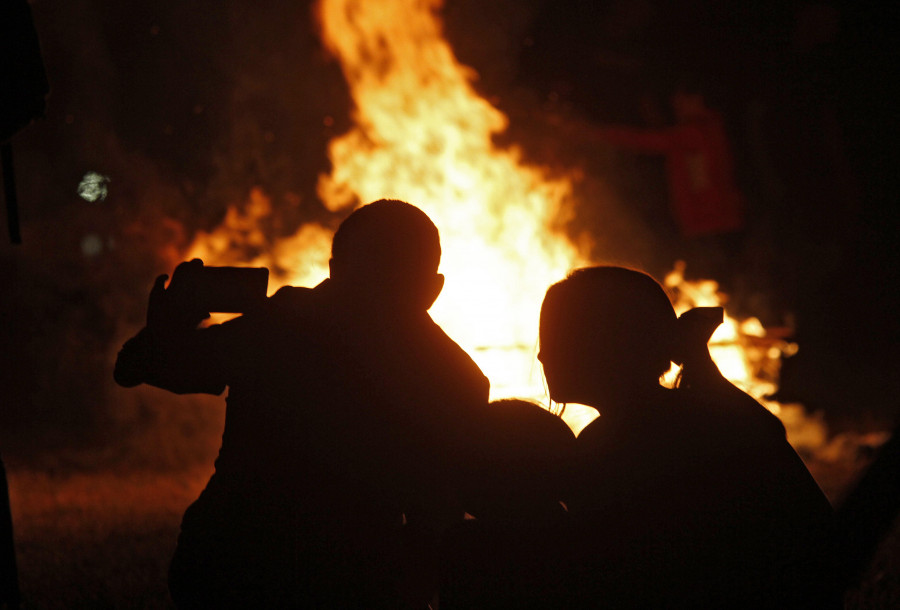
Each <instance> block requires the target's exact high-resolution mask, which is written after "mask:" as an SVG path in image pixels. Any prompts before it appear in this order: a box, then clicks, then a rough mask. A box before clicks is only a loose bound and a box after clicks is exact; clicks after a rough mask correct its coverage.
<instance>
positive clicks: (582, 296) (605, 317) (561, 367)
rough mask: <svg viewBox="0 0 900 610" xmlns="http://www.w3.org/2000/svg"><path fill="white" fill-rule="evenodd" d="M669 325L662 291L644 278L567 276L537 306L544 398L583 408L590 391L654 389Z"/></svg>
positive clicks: (588, 272) (626, 273)
mask: <svg viewBox="0 0 900 610" xmlns="http://www.w3.org/2000/svg"><path fill="white" fill-rule="evenodd" d="M676 319H677V318H676V315H675V310H674V309H673V308H672V304H671V303H670V302H669V299H668V297H667V296H666V293H665V291H664V290H663V288H662V286H660V285H659V283H657V282H656V280H654V279H653V278H652V277H650V276H649V275H647V274H645V273H642V272H640V271H635V270H632V269H626V268H624V267H587V268H584V269H578V270H576V271H573V272H572V273H571V274H569V277H567V278H566V279H564V280H563V281H561V282H558V283H556V284H554V285H553V286H551V287H550V289H549V290H547V294H546V296H545V297H544V302H543V305H542V306H541V321H540V343H541V348H540V354H539V355H538V358H539V359H540V361H541V363H542V364H543V366H544V374H545V376H546V378H547V383H548V385H549V386H550V396H551V398H553V399H554V400H556V401H558V402H585V401H586V399H587V398H589V397H590V396H591V395H594V394H596V392H597V391H598V390H599V391H602V392H606V393H609V392H616V391H622V390H627V389H630V388H635V387H639V386H644V385H646V384H649V383H653V384H655V383H656V382H657V381H658V379H659V376H660V375H662V374H663V373H664V372H665V371H666V370H667V369H668V368H669V365H670V360H671V349H672V340H673V338H674V336H675V324H676ZM588 404H589V403H588Z"/></svg>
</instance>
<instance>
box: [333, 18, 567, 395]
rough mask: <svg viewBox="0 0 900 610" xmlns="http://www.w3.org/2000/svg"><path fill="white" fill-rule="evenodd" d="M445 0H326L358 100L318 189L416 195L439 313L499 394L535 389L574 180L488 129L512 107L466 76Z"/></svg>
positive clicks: (345, 204) (366, 195) (348, 197)
mask: <svg viewBox="0 0 900 610" xmlns="http://www.w3.org/2000/svg"><path fill="white" fill-rule="evenodd" d="M441 4H442V2H441V1H440V0H430V1H425V2H422V1H421V0H393V1H391V2H377V3H373V2H364V1H362V0H323V1H322V2H321V3H320V4H319V5H318V9H319V16H320V19H321V24H322V33H323V39H324V42H325V45H326V47H327V48H328V49H329V50H330V51H331V52H332V53H333V54H334V55H335V57H337V58H338V60H339V61H340V63H341V67H342V68H343V71H344V74H345V76H346V78H347V81H348V83H349V84H350V91H351V94H352V96H353V101H354V103H355V109H354V112H353V118H354V122H355V126H354V127H353V128H352V129H351V130H350V131H349V132H348V133H346V134H345V135H343V136H341V137H339V138H337V139H335V140H334V141H332V142H331V145H330V147H329V158H330V159H331V162H332V165H333V169H332V172H331V174H329V175H326V176H321V178H320V182H319V195H320V197H321V198H322V200H323V201H324V202H325V205H326V206H328V208H329V209H332V210H340V209H345V208H349V207H352V206H356V205H357V204H359V203H362V202H369V201H372V200H375V199H380V198H382V197H389V198H397V199H403V200H405V201H409V202H411V203H414V204H415V205H418V206H420V207H421V208H422V209H423V210H424V211H425V212H426V213H427V214H428V215H429V216H430V217H431V218H432V219H433V220H434V222H435V224H436V225H437V226H438V228H439V229H440V231H441V240H442V244H443V251H444V255H443V259H442V263H441V271H442V272H443V273H444V274H445V275H446V278H447V281H446V286H445V288H444V292H443V293H442V294H441V297H440V298H439V299H438V301H437V303H436V304H435V306H434V308H433V309H432V315H433V316H434V318H435V319H436V320H437V321H438V323H439V324H441V326H442V327H444V328H445V329H446V330H447V332H448V333H449V334H450V335H451V336H452V337H454V339H456V340H457V341H458V342H459V343H460V344H461V345H462V346H463V347H464V348H465V349H466V350H467V351H468V352H469V353H470V354H471V355H472V357H473V358H474V359H475V360H476V361H477V362H478V364H479V365H480V366H481V367H482V369H483V370H484V371H485V373H486V374H487V375H488V377H489V378H490V379H491V382H492V397H493V398H499V397H506V396H512V395H518V396H540V395H542V394H543V389H542V387H541V381H540V376H539V374H537V372H536V371H535V365H534V362H535V361H534V353H535V347H536V344H537V322H538V313H539V308H540V303H541V299H542V298H543V295H544V291H545V290H546V288H547V286H549V285H550V284H551V283H552V282H554V281H557V280H559V279H560V278H562V277H563V276H564V275H565V273H566V271H567V270H568V269H570V268H572V267H573V266H576V265H577V264H578V262H579V260H580V259H579V256H578V253H577V251H576V248H575V247H573V246H572V245H571V244H570V243H569V241H568V240H567V239H565V238H564V237H563V236H561V235H558V234H555V233H554V232H553V231H551V230H550V229H549V227H551V226H553V225H554V223H555V222H559V220H560V219H561V217H562V216H563V215H564V214H566V213H567V211H568V210H569V209H570V208H569V198H570V191H571V186H570V183H569V182H568V181H567V180H564V179H551V178H549V177H548V176H547V175H546V173H545V172H544V171H542V170H541V169H539V168H535V167H529V166H526V165H525V164H524V163H523V162H522V160H521V152H520V150H518V149H517V148H509V149H500V148H498V147H497V146H495V145H494V143H493V141H492V136H493V135H494V134H496V133H499V132H501V131H503V130H504V129H505V128H506V126H507V122H508V121H507V118H506V116H505V115H504V114H503V113H502V112H500V111H499V110H498V109H497V108H495V107H493V106H492V105H491V104H489V103H488V102H487V101H486V100H484V99H483V98H482V97H480V96H479V95H478V94H477V93H476V92H475V91H474V89H473V87H472V81H473V80H474V79H475V78H476V74H475V73H474V72H473V71H472V70H471V69H469V68H466V67H465V66H462V65H460V64H459V63H458V62H457V60H456V58H455V57H454V56H453V52H452V51H451V49H450V46H449V45H448V43H447V41H446V40H445V39H444V37H443V35H442V31H441V23H440V21H439V20H438V18H437V16H436V15H435V13H434V11H435V10H437V9H438V8H439V7H440V6H441Z"/></svg>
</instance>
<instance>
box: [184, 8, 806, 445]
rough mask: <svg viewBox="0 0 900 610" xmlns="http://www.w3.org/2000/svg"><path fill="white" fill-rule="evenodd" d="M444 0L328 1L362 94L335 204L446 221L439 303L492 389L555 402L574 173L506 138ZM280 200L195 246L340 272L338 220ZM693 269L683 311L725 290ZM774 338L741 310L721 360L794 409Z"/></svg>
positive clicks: (334, 33)
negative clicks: (402, 207)
mask: <svg viewBox="0 0 900 610" xmlns="http://www.w3.org/2000/svg"><path fill="white" fill-rule="evenodd" d="M441 5H442V0H381V1H379V2H367V1H365V0H321V1H320V3H319V4H318V5H317V10H318V14H319V18H320V21H321V26H322V37H323V42H324V44H325V46H326V47H327V49H328V50H329V51H330V52H331V53H332V54H333V55H334V56H335V57H336V58H337V59H338V61H339V62H340V65H341V68H342V69H343V71H344V74H345V76H346V79H347V81H348V83H349V85H350V93H351V95H352V98H353V102H354V110H353V122H354V126H353V127H352V128H351V129H350V131H348V132H347V133H346V134H344V135H342V136H340V137H338V138H336V139H334V140H333V141H332V142H331V143H330V145H329V149H328V155H329V159H330V160H331V163H332V170H331V172H330V173H329V174H327V175H323V176H320V179H319V185H318V192H319V196H320V198H321V199H322V201H323V203H324V204H325V206H326V207H327V208H328V209H330V210H333V211H344V210H346V211H349V210H350V209H352V208H355V207H357V206H359V205H361V204H364V203H368V202H370V201H373V200H376V199H381V198H397V199H403V200H406V201H409V202H411V203H413V204H415V205H418V206H419V207H421V208H422V209H423V210H424V211H425V212H426V213H427V214H428V215H429V216H430V217H431V218H432V219H433V220H434V222H435V224H436V225H437V226H438V228H439V229H440V232H441V239H442V245H443V252H444V254H443V260H442V263H441V271H442V272H443V273H444V274H445V275H446V278H447V281H446V285H445V288H444V291H443V293H442V295H441V297H440V298H439V299H438V301H437V303H436V304H435V306H434V308H433V309H432V315H433V316H434V318H435V319H436V320H437V321H438V323H440V324H441V326H442V327H444V328H445V329H446V330H447V332H448V333H449V334H450V335H451V336H452V337H453V338H454V339H456V340H457V341H458V342H459V343H460V344H461V345H462V347H463V348H464V349H466V351H467V352H469V353H470V354H471V355H472V357H473V358H474V359H475V360H476V362H477V363H478V364H479V366H481V368H482V370H484V372H485V373H486V374H487V376H488V377H489V378H490V379H491V382H492V398H503V397H509V396H519V397H528V398H536V399H538V400H540V401H541V402H546V401H547V399H546V395H545V390H544V388H543V384H542V377H541V374H540V368H539V365H538V364H537V362H536V360H535V352H536V345H537V329H538V317H539V309H540V303H541V301H542V299H543V295H544V292H545V291H546V289H547V287H548V286H549V285H550V284H552V283H553V282H556V281H558V280H560V279H561V278H563V277H564V276H565V274H566V272H567V271H568V270H570V269H571V268H573V267H576V266H579V265H582V264H585V262H586V261H585V260H584V259H582V258H581V256H580V254H579V252H578V249H577V248H576V247H575V246H573V245H572V244H571V243H570V242H569V241H568V240H567V239H566V238H565V237H564V236H562V235H561V234H559V233H558V232H556V231H554V230H553V227H557V226H560V225H561V224H562V223H563V222H564V221H565V220H566V219H567V218H568V215H569V214H570V213H571V201H570V198H571V186H570V182H569V181H568V179H566V178H565V177H563V178H553V177H550V176H549V175H548V173H547V172H546V171H545V170H543V169H541V168H536V167H531V166H528V165H526V164H525V163H524V162H523V161H522V154H521V151H520V150H519V149H518V148H516V147H509V148H499V147H497V146H496V145H495V144H494V141H493V137H494V136H495V135H496V134H498V133H500V132H502V131H503V130H504V129H506V126H507V123H508V120H507V118H506V116H505V115H504V114H503V113H502V112H501V111H500V110H498V109H497V108H495V107H494V106H492V105H491V104H490V103H488V102H487V101H486V100H485V99H483V98H482V97H481V96H479V95H478V94H477V93H476V92H475V90H474V88H473V86H472V82H473V81H474V80H475V78H477V75H476V74H475V72H474V71H472V70H471V69H470V68H467V67H465V66H463V65H461V64H459V62H458V61H457V60H456V58H455V57H454V55H453V52H452V50H451V48H450V46H449V44H448V43H447V41H446V40H445V39H444V37H443V34H442V31H441V23H440V20H439V19H438V17H437V15H436V11H437V10H438V9H439V8H440V7H441ZM272 213H273V209H272V203H271V201H270V200H269V198H268V197H267V196H266V195H265V194H264V193H263V192H262V190H260V189H258V188H257V189H254V190H253V191H252V192H251V193H250V196H249V198H248V200H247V201H246V202H245V203H244V204H243V206H235V207H233V208H231V209H229V211H228V213H227V215H226V218H225V219H224V221H223V223H222V225H221V226H220V227H219V228H217V229H216V230H215V231H212V232H211V233H203V232H201V233H200V234H198V235H197V237H196V239H195V241H194V244H193V245H192V247H191V249H190V251H189V253H188V257H189V258H190V257H195V256H196V257H200V258H203V259H204V260H206V261H207V263H209V264H219V265H221V264H230V265H251V266H252V265H260V266H267V267H269V268H270V269H271V270H273V274H272V276H271V283H270V292H273V291H274V290H275V289H277V288H278V287H280V286H282V285H285V284H292V285H307V286H310V285H314V284H316V283H318V282H319V281H320V280H321V279H323V278H324V277H325V276H326V275H327V261H328V257H329V252H330V242H331V237H332V234H331V231H330V230H328V229H326V228H324V227H321V226H319V225H317V224H305V225H303V226H301V227H300V229H299V230H298V231H297V232H296V234H294V235H292V236H290V237H287V238H279V239H275V240H273V241H270V240H268V239H267V237H266V235H265V232H264V231H263V230H262V228H261V227H262V225H263V223H264V222H265V221H266V219H267V218H268V217H269V216H270V215H271V214H272ZM683 272H684V266H683V264H681V265H676V268H675V269H674V270H673V271H672V272H671V273H670V274H669V276H668V277H667V278H666V279H665V282H664V283H665V285H666V286H667V287H668V288H670V289H672V290H673V291H674V292H675V293H676V294H677V296H678V298H677V300H676V302H675V308H676V311H677V312H678V313H679V314H680V313H683V312H684V311H685V310H687V309H689V308H690V307H695V306H718V305H721V304H722V303H723V295H721V294H720V293H719V290H718V285H717V283H716V282H715V281H712V280H701V281H697V282H688V281H686V280H685V279H684V273H683ZM766 336H767V332H766V330H765V329H764V328H763V326H762V324H761V323H760V322H759V320H756V319H748V320H744V321H742V322H738V321H737V320H735V319H734V318H732V317H730V316H727V317H726V320H725V323H724V324H723V325H722V326H721V327H720V328H719V329H717V330H716V332H715V334H714V335H713V337H712V339H711V342H710V344H711V352H712V355H713V358H714V360H715V361H716V364H717V365H718V366H719V368H720V370H722V372H723V374H724V375H725V376H726V377H727V378H728V379H729V380H731V381H732V382H734V383H735V384H737V385H738V386H739V387H741V388H743V389H744V390H745V391H747V392H749V393H750V394H751V395H753V396H754V397H756V398H757V399H759V400H761V401H763V402H764V404H766V405H767V406H768V408H770V409H771V410H772V411H773V412H775V413H776V414H779V413H782V411H784V415H788V413H791V414H796V410H795V409H788V410H785V409H783V407H784V406H783V405H779V404H778V403H775V402H773V401H770V400H766V397H767V396H768V395H770V394H771V393H772V392H774V390H775V389H776V387H777V375H778V366H779V364H780V357H781V355H782V354H790V353H792V352H794V351H796V345H794V344H790V343H787V342H784V341H778V340H774V341H773V340H768V339H766ZM674 373H675V372H674V371H672V372H670V375H669V379H670V380H671V377H672V375H674ZM596 416H597V413H596V411H595V410H594V409H591V408H588V407H583V406H581V405H568V406H567V408H566V411H565V414H564V419H565V420H566V422H567V423H568V424H569V425H570V426H571V427H572V429H573V430H575V431H576V432H578V431H580V430H581V429H582V428H583V427H584V426H585V425H587V424H588V423H589V422H590V421H592V420H593V419H594V418H595V417H596ZM792 417H793V416H792Z"/></svg>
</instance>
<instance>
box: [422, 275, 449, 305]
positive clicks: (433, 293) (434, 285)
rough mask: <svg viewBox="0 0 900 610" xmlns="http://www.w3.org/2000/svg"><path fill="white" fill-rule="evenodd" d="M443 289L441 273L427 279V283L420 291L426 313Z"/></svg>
mask: <svg viewBox="0 0 900 610" xmlns="http://www.w3.org/2000/svg"><path fill="white" fill-rule="evenodd" d="M443 289H444V274H443V273H435V274H434V275H433V276H431V277H429V278H428V283H427V284H426V285H425V286H424V287H423V290H422V303H423V305H424V307H425V310H426V311H427V310H429V309H431V306H432V305H434V302H435V301H436V300H437V298H438V295H439V294H441V290H443Z"/></svg>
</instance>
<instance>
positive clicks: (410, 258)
mask: <svg viewBox="0 0 900 610" xmlns="http://www.w3.org/2000/svg"><path fill="white" fill-rule="evenodd" d="M440 261H441V242H440V237H439V235H438V230H437V227H436V226H435V225H434V223H433V222H431V219H429V218H428V216H427V215H426V214H425V213H424V212H423V211H422V210H420V209H419V208H417V207H415V206H413V205H410V204H408V203H405V202H403V201H397V200H391V199H381V200H379V201H375V202H374V203H370V204H369V205H366V206H363V207H361V208H359V209H358V210H356V211H355V212H353V213H352V214H350V216H348V217H347V219H346V220H344V222H343V223H341V226H340V227H338V230H337V233H335V235H334V241H333V242H332V246H331V260H330V261H329V266H330V271H331V280H332V282H333V283H334V284H335V285H336V286H337V287H338V288H339V289H340V290H342V291H343V292H345V293H346V294H347V295H349V296H350V297H351V298H354V299H362V300H365V301H366V302H367V303H368V304H369V305H371V306H376V307H377V306H385V307H391V308H400V309H402V310H404V311H408V310H420V311H425V310H427V309H428V308H429V307H431V305H432V303H434V301H435V299H437V297H438V295H439V294H440V292H441V289H442V288H443V286H444V276H443V275H441V274H439V273H438V272H437V270H438V265H439V264H440Z"/></svg>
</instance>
